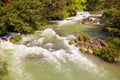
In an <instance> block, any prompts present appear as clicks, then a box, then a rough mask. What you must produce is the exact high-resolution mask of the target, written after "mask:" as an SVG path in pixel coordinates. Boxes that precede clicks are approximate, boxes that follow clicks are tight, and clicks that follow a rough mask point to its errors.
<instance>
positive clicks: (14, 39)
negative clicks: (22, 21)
mask: <svg viewBox="0 0 120 80" xmlns="http://www.w3.org/2000/svg"><path fill="white" fill-rule="evenodd" d="M20 40H22V37H21V36H19V35H16V36H14V37H12V38H11V39H10V42H12V43H16V42H18V41H20Z"/></svg>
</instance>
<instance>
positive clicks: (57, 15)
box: [0, 0, 85, 35]
mask: <svg viewBox="0 0 120 80" xmlns="http://www.w3.org/2000/svg"><path fill="white" fill-rule="evenodd" d="M83 3H85V0H82V1H81V0H65V1H63V0H29V1H26V0H10V1H9V5H8V6H4V3H3V1H0V35H4V34H5V32H6V31H12V32H20V33H31V32H34V30H37V29H40V28H41V25H44V24H45V23H46V21H48V20H57V19H63V18H65V17H67V16H70V14H72V11H74V12H76V11H80V10H83V9H84V8H85V6H84V4H83Z"/></svg>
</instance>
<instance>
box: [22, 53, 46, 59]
mask: <svg viewBox="0 0 120 80" xmlns="http://www.w3.org/2000/svg"><path fill="white" fill-rule="evenodd" d="M24 58H25V59H41V58H44V56H43V55H42V54H27V55H26V56H25V57H24Z"/></svg>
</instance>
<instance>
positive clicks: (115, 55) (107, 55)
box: [101, 47, 120, 62]
mask: <svg viewBox="0 0 120 80" xmlns="http://www.w3.org/2000/svg"><path fill="white" fill-rule="evenodd" d="M101 52H102V55H101V57H102V58H104V59H105V60H107V61H109V62H120V50H118V49H114V48H110V47H108V48H107V47H106V48H104V49H103V50H101Z"/></svg>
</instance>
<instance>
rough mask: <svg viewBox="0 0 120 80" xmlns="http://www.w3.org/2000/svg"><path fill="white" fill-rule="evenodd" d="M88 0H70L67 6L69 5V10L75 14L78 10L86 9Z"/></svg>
mask: <svg viewBox="0 0 120 80" xmlns="http://www.w3.org/2000/svg"><path fill="white" fill-rule="evenodd" d="M85 2H86V0H68V1H67V6H68V12H69V13H70V14H71V15H74V14H75V13H76V12H77V11H82V10H84V9H85V8H86V7H85Z"/></svg>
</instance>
